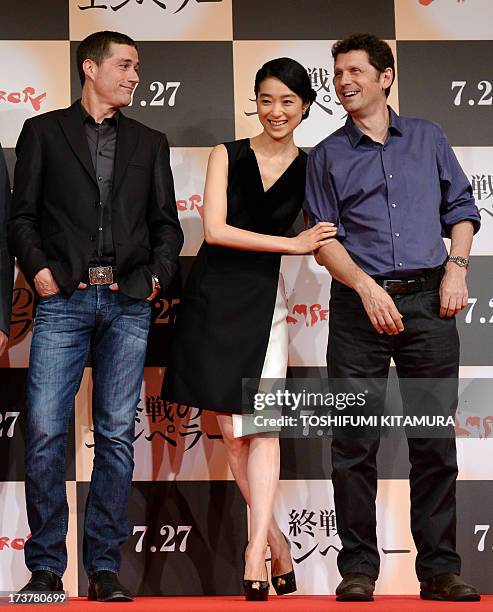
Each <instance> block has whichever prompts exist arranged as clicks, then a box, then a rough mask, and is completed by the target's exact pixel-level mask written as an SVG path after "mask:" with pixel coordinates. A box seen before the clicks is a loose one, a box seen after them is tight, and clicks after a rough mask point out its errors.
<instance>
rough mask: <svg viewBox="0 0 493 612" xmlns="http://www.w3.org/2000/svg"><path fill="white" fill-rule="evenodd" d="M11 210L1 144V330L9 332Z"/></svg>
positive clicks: (8, 185) (11, 276)
mask: <svg viewBox="0 0 493 612" xmlns="http://www.w3.org/2000/svg"><path fill="white" fill-rule="evenodd" d="M9 211H10V183H9V175H8V174H7V166H6V164H5V158H4V156H3V152H2V147H1V146H0V330H1V331H3V332H5V333H6V334H7V335H8V333H9V325H10V312H11V309H12V284H13V280H14V267H13V262H12V258H11V257H10V255H9V252H8V249H7V221H8V218H9Z"/></svg>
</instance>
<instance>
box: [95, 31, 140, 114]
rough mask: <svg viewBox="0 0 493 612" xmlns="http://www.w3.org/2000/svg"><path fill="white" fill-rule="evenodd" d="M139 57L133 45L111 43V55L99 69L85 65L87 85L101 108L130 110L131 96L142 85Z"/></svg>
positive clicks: (96, 66)
mask: <svg viewBox="0 0 493 612" xmlns="http://www.w3.org/2000/svg"><path fill="white" fill-rule="evenodd" d="M138 70H139V56H138V53H137V49H136V48H135V47H132V46H130V45H119V44H116V43H111V45H110V54H109V56H108V57H106V58H105V59H104V60H103V61H102V62H101V63H100V64H99V66H98V65H97V64H96V62H94V61H93V60H90V59H87V60H85V61H84V72H85V75H86V83H88V82H91V84H92V90H93V93H94V94H95V96H96V97H97V99H98V102H99V103H101V104H105V105H108V106H110V107H112V108H120V107H122V106H128V105H129V104H130V102H131V100H132V92H133V90H134V89H135V87H136V86H137V84H138V83H139V74H138Z"/></svg>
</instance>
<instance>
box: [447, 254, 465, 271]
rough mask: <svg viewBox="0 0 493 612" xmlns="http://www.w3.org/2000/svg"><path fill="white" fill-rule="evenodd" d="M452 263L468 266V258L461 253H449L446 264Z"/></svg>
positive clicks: (461, 266)
mask: <svg viewBox="0 0 493 612" xmlns="http://www.w3.org/2000/svg"><path fill="white" fill-rule="evenodd" d="M448 263H452V264H454V265H455V266H457V267H458V268H465V269H467V267H468V266H469V258H468V257H463V256H462V255H449V256H448V258H447V264H448Z"/></svg>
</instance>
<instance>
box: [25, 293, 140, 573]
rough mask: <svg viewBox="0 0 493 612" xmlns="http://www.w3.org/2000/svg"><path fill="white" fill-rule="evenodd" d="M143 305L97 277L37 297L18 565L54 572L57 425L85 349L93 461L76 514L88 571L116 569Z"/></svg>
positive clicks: (63, 515)
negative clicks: (82, 507)
mask: <svg viewBox="0 0 493 612" xmlns="http://www.w3.org/2000/svg"><path fill="white" fill-rule="evenodd" d="M150 317H151V305H150V302H147V301H146V300H135V299H133V298H130V297H127V296H125V295H123V294H122V293H120V292H118V291H116V292H112V291H110V290H109V288H108V287H107V286H105V285H96V286H88V287H87V289H77V290H76V291H75V293H73V295H72V296H70V297H66V296H64V295H61V294H57V295H54V296H50V297H47V298H41V299H40V301H39V304H38V306H37V309H36V318H35V324H34V332H33V338H32V345H31V356H30V361H29V373H28V382H27V417H26V433H25V438H26V440H25V441H26V453H25V463H26V504H27V516H28V520H29V526H30V529H31V538H30V539H29V540H28V541H27V542H26V546H25V558H26V565H27V567H28V568H29V569H30V570H31V571H35V570H49V571H51V572H53V573H55V574H57V575H59V576H62V575H63V573H64V571H65V569H66V566H67V549H66V544H65V539H66V534H67V523H68V505H67V495H66V486H65V448H66V441H67V430H68V425H69V422H70V418H71V413H72V410H73V406H74V398H75V395H76V393H77V391H78V389H79V386H80V381H81V378H82V374H83V371H84V366H85V363H86V358H87V355H88V352H89V351H91V354H92V367H93V372H92V373H93V397H92V416H93V422H94V442H95V448H94V452H95V454H94V464H93V471H92V478H91V486H90V491H89V496H88V498H87V502H86V512H85V520H84V544H83V560H84V567H85V570H86V572H87V575H88V576H91V575H92V574H94V572H97V571H99V570H110V571H113V572H118V570H119V567H120V545H121V544H122V543H123V542H124V541H125V540H126V539H127V537H128V519H127V503H128V496H129V492H130V483H131V480H132V473H133V467H134V461H133V441H134V430H135V421H134V419H135V414H136V407H137V404H138V402H139V397H140V388H141V384H142V378H143V373H144V361H145V354H146V346H147V334H148V331H149V324H150Z"/></svg>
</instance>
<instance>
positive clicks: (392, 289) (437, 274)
mask: <svg viewBox="0 0 493 612" xmlns="http://www.w3.org/2000/svg"><path fill="white" fill-rule="evenodd" d="M444 272H445V268H444V266H440V267H439V268H434V269H432V270H428V271H425V272H424V273H423V275H422V276H418V277H416V278H405V279H398V278H380V277H373V280H374V281H375V282H376V283H378V284H379V285H381V286H382V287H383V288H384V289H385V291H386V292H387V293H388V294H389V295H408V294H410V293H418V292H419V291H430V290H431V289H438V288H439V287H440V283H441V281H442V277H443V274H444Z"/></svg>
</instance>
